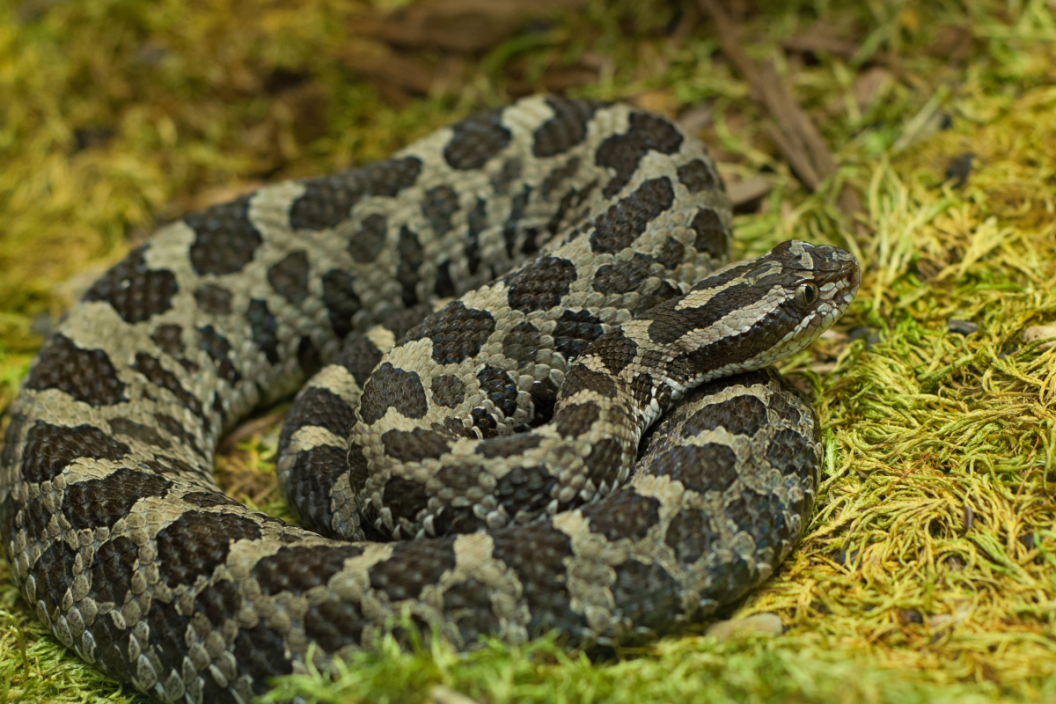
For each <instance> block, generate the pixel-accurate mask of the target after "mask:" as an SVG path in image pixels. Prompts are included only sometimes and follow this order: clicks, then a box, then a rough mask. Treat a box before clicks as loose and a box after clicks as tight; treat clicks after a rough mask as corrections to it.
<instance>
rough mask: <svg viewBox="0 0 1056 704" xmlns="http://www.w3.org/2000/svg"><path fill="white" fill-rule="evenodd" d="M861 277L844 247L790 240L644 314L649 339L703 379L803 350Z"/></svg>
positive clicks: (845, 301) (843, 307)
mask: <svg viewBox="0 0 1056 704" xmlns="http://www.w3.org/2000/svg"><path fill="white" fill-rule="evenodd" d="M860 281H861V273H860V271H859V269H858V262H857V261H856V260H855V258H854V257H853V256H852V255H851V253H850V252H847V251H845V250H843V249H839V248H838V247H830V246H828V245H811V244H807V243H806V242H799V241H797V240H791V241H788V242H783V243H781V244H779V245H778V246H777V247H775V248H774V249H772V250H771V251H770V252H768V253H766V254H764V255H763V256H761V257H758V258H756V259H750V260H747V261H743V262H737V263H735V264H731V265H729V266H726V267H724V268H722V269H719V270H718V271H716V272H715V273H714V274H712V275H711V276H708V277H706V278H704V279H702V280H700V281H699V282H697V284H696V285H694V286H693V288H692V289H691V290H690V292H689V293H687V294H686V295H685V296H683V297H682V298H680V299H675V300H673V301H668V302H667V303H665V304H663V305H660V306H657V307H656V308H654V309H653V310H652V311H649V312H647V313H646V314H645V316H644V317H646V318H651V319H652V321H651V323H650V324H649V331H648V333H649V337H650V338H651V339H652V340H653V341H654V342H656V343H660V344H665V343H666V344H671V343H674V344H676V345H678V346H679V347H680V348H681V349H682V351H683V354H684V355H685V357H684V358H685V359H686V361H687V362H688V363H689V366H690V368H691V369H692V374H693V376H694V377H696V378H697V379H699V380H707V379H713V378H717V377H720V376H725V375H728V374H734V373H737V372H741V371H748V370H752V369H761V368H763V367H766V366H768V365H770V364H773V363H775V362H777V361H780V360H782V359H784V358H786V357H789V356H791V355H793V354H795V353H796V352H799V351H800V350H802V349H804V348H805V347H807V346H808V345H809V344H810V343H811V342H813V341H814V340H815V339H816V338H817V337H818V335H820V334H821V333H822V331H824V330H825V329H826V328H828V327H829V326H830V325H832V324H833V323H834V322H836V320H837V319H839V317H840V316H841V315H842V314H843V312H844V311H845V310H846V309H847V307H848V306H849V305H850V303H851V301H852V300H853V299H854V295H855V293H857V291H858V284H859V283H860Z"/></svg>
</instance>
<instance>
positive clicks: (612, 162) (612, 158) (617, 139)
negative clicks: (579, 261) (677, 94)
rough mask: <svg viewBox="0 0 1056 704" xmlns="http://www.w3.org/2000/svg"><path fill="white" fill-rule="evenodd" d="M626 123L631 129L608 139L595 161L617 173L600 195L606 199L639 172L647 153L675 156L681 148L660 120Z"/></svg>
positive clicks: (635, 116) (642, 117) (637, 116)
mask: <svg viewBox="0 0 1056 704" xmlns="http://www.w3.org/2000/svg"><path fill="white" fill-rule="evenodd" d="M628 122H629V123H630V129H628V130H627V132H626V133H625V134H618V135H613V136H611V137H607V138H606V139H605V141H604V142H602V143H601V146H600V147H598V151H597V153H596V154H595V157H594V161H595V163H596V164H597V165H598V166H602V167H607V168H610V169H615V171H616V174H615V175H614V176H613V178H612V180H611V181H609V182H608V184H606V186H605V189H604V190H603V191H602V194H603V195H604V196H605V197H606V198H612V197H613V196H615V195H616V194H617V193H619V192H620V190H621V189H622V188H623V187H624V186H626V185H627V184H628V183H629V182H630V180H631V178H632V177H633V176H634V173H635V172H636V171H637V170H638V162H639V161H641V159H642V157H643V156H645V155H646V154H648V153H649V152H650V151H657V152H660V153H661V154H674V153H675V152H677V151H678V149H679V147H681V146H682V135H681V134H680V133H679V131H678V130H677V129H676V128H675V126H674V125H672V124H671V123H670V122H668V121H667V120H665V119H663V118H662V117H659V116H657V115H650V114H648V113H641V112H635V113H631V115H630V118H629V120H628ZM668 187H670V184H668ZM595 251H598V250H595Z"/></svg>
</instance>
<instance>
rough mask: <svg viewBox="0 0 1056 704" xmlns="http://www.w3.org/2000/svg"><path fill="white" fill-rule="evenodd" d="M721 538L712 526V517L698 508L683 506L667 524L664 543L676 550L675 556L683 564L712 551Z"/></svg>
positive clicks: (694, 560)
mask: <svg viewBox="0 0 1056 704" xmlns="http://www.w3.org/2000/svg"><path fill="white" fill-rule="evenodd" d="M718 540H719V534H718V533H716V532H715V531H714V530H713V529H712V527H711V519H710V518H709V517H708V515H707V514H706V513H704V512H703V511H700V510H698V509H692V508H683V509H682V510H681V511H679V512H678V515H676V516H675V517H674V518H672V519H671V523H670V524H669V525H668V526H667V534H666V535H665V536H664V544H665V545H667V546H668V547H669V548H671V549H672V550H674V551H675V558H676V559H677V560H678V561H679V562H681V563H682V564H690V563H693V562H696V561H697V560H699V559H700V556H701V555H703V554H705V553H710V552H711V549H712V546H713V545H715V544H716V543H717V542H718Z"/></svg>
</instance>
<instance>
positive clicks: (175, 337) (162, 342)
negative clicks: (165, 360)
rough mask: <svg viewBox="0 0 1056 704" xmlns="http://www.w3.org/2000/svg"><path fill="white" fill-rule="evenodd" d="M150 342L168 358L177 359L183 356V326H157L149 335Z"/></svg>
mask: <svg viewBox="0 0 1056 704" xmlns="http://www.w3.org/2000/svg"><path fill="white" fill-rule="evenodd" d="M150 339H151V341H152V342H153V343H154V344H155V345H157V346H158V349H160V350H161V351H162V352H164V353H165V354H167V355H169V356H170V357H179V356H181V355H182V354H183V326H182V325H170V324H166V325H159V326H158V327H156V328H154V332H153V333H151V335H150Z"/></svg>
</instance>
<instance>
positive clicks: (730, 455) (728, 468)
mask: <svg viewBox="0 0 1056 704" xmlns="http://www.w3.org/2000/svg"><path fill="white" fill-rule="evenodd" d="M684 427H685V426H683V428H684ZM683 432H684V431H683ZM667 452H668V459H665V460H664V462H663V463H662V465H660V466H657V467H655V468H654V471H655V472H656V474H657V476H670V477H671V478H672V479H673V480H675V481H679V482H682V485H683V486H684V487H686V488H687V489H692V490H693V491H695V492H697V493H698V494H703V493H705V492H708V491H726V490H727V489H729V488H730V487H731V486H733V483H734V482H735V481H737V479H738V478H739V477H740V474H739V472H738V469H737V465H738V460H737V454H736V453H735V452H734V451H733V449H731V448H729V447H727V446H726V445H718V444H715V443H710V442H709V443H706V444H704V445H675V446H673V447H671V448H669V449H668V451H667ZM749 469H750V468H749V467H745V471H746V472H747V471H748V470H749Z"/></svg>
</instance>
